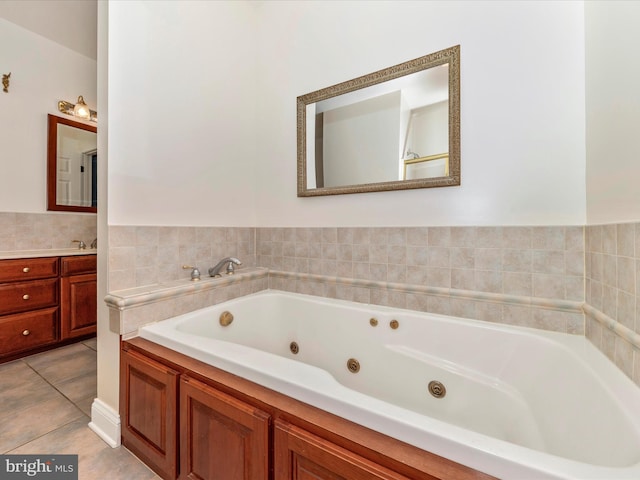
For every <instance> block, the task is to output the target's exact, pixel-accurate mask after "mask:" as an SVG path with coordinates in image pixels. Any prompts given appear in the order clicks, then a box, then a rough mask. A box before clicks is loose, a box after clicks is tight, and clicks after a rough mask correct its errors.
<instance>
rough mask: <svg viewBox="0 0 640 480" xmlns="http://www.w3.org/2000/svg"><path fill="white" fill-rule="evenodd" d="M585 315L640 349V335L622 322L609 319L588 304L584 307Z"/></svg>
mask: <svg viewBox="0 0 640 480" xmlns="http://www.w3.org/2000/svg"><path fill="white" fill-rule="evenodd" d="M583 309H584V313H585V314H586V315H588V316H589V317H591V318H593V319H594V320H596V321H597V322H599V323H601V324H602V325H603V326H604V327H606V328H608V329H609V330H612V331H613V332H614V333H616V334H617V335H618V336H620V337H622V338H623V339H624V340H626V341H627V342H629V343H630V344H631V345H633V346H634V347H635V348H637V349H640V334H637V333H636V332H634V331H633V330H631V329H630V328H628V327H625V326H624V325H622V324H621V323H620V322H617V321H616V320H614V319H613V318H611V317H609V316H608V315H606V314H605V313H602V312H601V311H600V310H598V309H597V308H594V307H592V306H591V305H589V304H588V303H585V304H584V306H583Z"/></svg>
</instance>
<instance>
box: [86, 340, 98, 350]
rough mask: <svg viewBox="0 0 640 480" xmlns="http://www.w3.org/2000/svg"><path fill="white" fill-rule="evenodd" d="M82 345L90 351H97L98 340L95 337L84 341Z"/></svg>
mask: <svg viewBox="0 0 640 480" xmlns="http://www.w3.org/2000/svg"><path fill="white" fill-rule="evenodd" d="M82 344H83V345H86V346H87V347H89V348H90V349H91V350H98V339H97V338H96V337H93V338H90V339H89V340H85V341H84V342H82Z"/></svg>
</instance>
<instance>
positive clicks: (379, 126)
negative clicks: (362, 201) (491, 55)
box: [298, 46, 460, 196]
mask: <svg viewBox="0 0 640 480" xmlns="http://www.w3.org/2000/svg"><path fill="white" fill-rule="evenodd" d="M459 184H460V60H459V46H456V47H452V48H449V49H446V50H442V51H440V52H436V53H433V54H430V55H426V56H424V57H420V58H417V59H415V60H411V61H409V62H405V63H403V64H400V65H395V66H393V67H390V68H387V69H384V70H380V71H378V72H374V73H372V74H369V75H365V76H363V77H359V78H356V79H354V80H350V81H348V82H344V83H341V84H338V85H334V86H333V87H329V88H325V89H323V90H318V91H316V92H312V93H309V94H307V95H303V96H301V97H298V196H316V195H333V194H343V193H360V192H373V191H383V190H399V189H410V188H424V187H442V186H450V185H459Z"/></svg>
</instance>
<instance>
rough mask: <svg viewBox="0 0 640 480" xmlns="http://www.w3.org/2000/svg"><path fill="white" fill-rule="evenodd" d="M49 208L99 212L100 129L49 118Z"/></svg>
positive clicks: (58, 118) (62, 119) (72, 121)
mask: <svg viewBox="0 0 640 480" xmlns="http://www.w3.org/2000/svg"><path fill="white" fill-rule="evenodd" d="M48 118H49V138H48V151H47V204H48V205H47V209H48V210H55V211H72V212H96V211H97V206H98V205H97V188H96V187H97V174H98V166H97V163H98V152H97V129H96V127H95V126H93V125H86V124H84V123H80V122H76V121H74V120H69V119H66V118H61V117H56V116H54V115H49V116H48Z"/></svg>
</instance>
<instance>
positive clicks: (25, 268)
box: [22, 267, 31, 273]
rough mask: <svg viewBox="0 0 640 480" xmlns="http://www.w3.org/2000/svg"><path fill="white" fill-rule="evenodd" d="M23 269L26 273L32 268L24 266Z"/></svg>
mask: <svg viewBox="0 0 640 480" xmlns="http://www.w3.org/2000/svg"><path fill="white" fill-rule="evenodd" d="M22 271H23V272H24V273H29V272H30V271H31V269H30V268H29V267H24V268H23V269H22Z"/></svg>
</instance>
